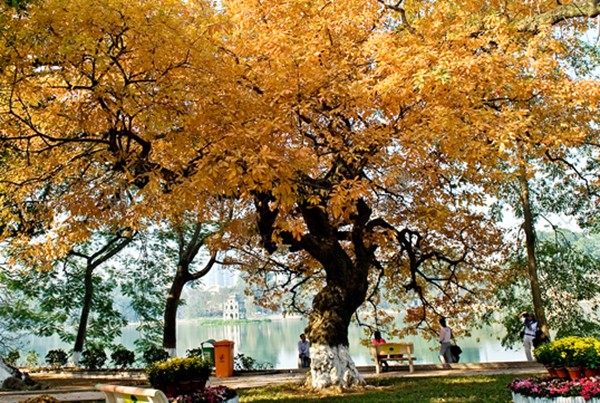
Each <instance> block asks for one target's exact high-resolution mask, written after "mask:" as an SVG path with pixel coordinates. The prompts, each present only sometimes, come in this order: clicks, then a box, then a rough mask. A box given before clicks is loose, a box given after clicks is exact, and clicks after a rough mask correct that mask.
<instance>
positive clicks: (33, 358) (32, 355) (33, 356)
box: [25, 350, 40, 367]
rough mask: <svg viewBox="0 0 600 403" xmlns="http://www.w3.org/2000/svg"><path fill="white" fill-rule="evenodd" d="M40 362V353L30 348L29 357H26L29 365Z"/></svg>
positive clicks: (32, 365) (33, 365)
mask: <svg viewBox="0 0 600 403" xmlns="http://www.w3.org/2000/svg"><path fill="white" fill-rule="evenodd" d="M39 362H40V353H38V352H37V351H35V350H29V351H28V352H27V357H25V363H26V364H27V366H28V367H35V366H37V365H38V363H39Z"/></svg>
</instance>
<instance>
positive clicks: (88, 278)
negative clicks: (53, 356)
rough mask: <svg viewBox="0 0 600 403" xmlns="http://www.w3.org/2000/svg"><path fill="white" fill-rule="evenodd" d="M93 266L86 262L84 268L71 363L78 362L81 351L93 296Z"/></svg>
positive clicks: (76, 363)
mask: <svg viewBox="0 0 600 403" xmlns="http://www.w3.org/2000/svg"><path fill="white" fill-rule="evenodd" d="M93 274H94V266H92V265H90V264H88V265H87V267H86V269H85V276H84V279H83V283H84V287H85V291H84V295H83V304H82V307H81V316H80V318H79V327H78V328H77V337H76V339H75V347H74V348H73V363H74V364H75V365H78V364H79V358H80V357H81V352H82V351H83V344H84V342H85V334H86V333H87V325H88V319H89V317H90V311H91V310H92V298H93V297H94V282H93Z"/></svg>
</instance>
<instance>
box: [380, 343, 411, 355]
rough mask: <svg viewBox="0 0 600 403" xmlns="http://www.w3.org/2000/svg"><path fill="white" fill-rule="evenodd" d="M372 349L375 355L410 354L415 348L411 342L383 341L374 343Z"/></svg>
mask: <svg viewBox="0 0 600 403" xmlns="http://www.w3.org/2000/svg"><path fill="white" fill-rule="evenodd" d="M372 350H373V353H374V354H377V355H398V354H406V355H411V354H413V353H414V351H415V348H414V345H413V344H412V343H385V344H374V345H373V346H372Z"/></svg>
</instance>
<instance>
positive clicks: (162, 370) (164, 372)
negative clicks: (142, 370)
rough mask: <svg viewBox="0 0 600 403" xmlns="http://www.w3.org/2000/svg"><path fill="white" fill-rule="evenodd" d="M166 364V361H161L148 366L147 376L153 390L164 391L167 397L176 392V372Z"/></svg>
mask: <svg viewBox="0 0 600 403" xmlns="http://www.w3.org/2000/svg"><path fill="white" fill-rule="evenodd" d="M166 364H167V362H165V361H162V362H160V361H159V362H154V363H152V364H150V365H148V367H147V368H146V375H147V376H148V381H149V382H150V385H152V387H153V388H155V389H159V390H162V391H163V392H164V393H165V394H167V395H173V394H175V392H176V387H175V372H173V371H172V370H171V368H170V367H169V366H168V365H166Z"/></svg>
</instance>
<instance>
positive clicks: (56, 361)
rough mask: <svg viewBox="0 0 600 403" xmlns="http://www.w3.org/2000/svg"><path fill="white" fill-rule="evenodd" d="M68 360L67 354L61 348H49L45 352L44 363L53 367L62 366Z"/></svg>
mask: <svg viewBox="0 0 600 403" xmlns="http://www.w3.org/2000/svg"><path fill="white" fill-rule="evenodd" d="M68 360H69V356H68V355H67V353H66V352H65V350H63V349H58V350H50V351H48V354H46V363H47V364H48V365H50V366H52V367H54V368H60V367H64V366H65V365H66V364H67V361H68Z"/></svg>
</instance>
